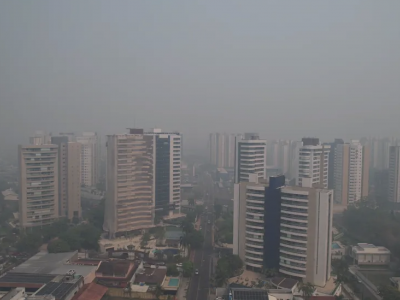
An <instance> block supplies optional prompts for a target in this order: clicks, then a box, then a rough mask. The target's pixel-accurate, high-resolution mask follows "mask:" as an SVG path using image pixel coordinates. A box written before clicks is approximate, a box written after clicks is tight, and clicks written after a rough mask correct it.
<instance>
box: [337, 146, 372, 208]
mask: <svg viewBox="0 0 400 300" xmlns="http://www.w3.org/2000/svg"><path fill="white" fill-rule="evenodd" d="M334 153H335V159H334V180H333V182H334V192H335V193H334V198H335V202H336V203H339V204H342V205H344V206H347V205H348V204H351V203H354V202H356V201H359V200H360V199H362V198H363V197H366V196H368V188H369V159H370V157H369V148H368V146H362V145H361V144H360V142H359V141H357V140H353V141H351V143H349V144H347V143H346V144H337V145H336V148H335V152H334Z"/></svg>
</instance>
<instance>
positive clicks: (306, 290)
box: [299, 282, 315, 300]
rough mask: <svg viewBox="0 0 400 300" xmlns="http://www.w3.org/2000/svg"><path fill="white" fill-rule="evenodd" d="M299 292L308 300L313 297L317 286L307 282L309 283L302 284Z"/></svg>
mask: <svg viewBox="0 0 400 300" xmlns="http://www.w3.org/2000/svg"><path fill="white" fill-rule="evenodd" d="M299 290H300V291H301V292H302V293H303V298H304V299H306V300H308V299H310V298H311V296H312V295H313V293H314V290H315V286H314V285H312V284H311V283H309V282H307V283H304V282H301V283H300V286H299Z"/></svg>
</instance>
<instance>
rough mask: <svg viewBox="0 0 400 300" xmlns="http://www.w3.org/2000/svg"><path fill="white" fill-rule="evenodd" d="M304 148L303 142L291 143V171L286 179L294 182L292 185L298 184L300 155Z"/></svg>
mask: <svg viewBox="0 0 400 300" xmlns="http://www.w3.org/2000/svg"><path fill="white" fill-rule="evenodd" d="M302 146H303V142H300V141H292V142H291V143H290V149H289V171H288V174H287V176H286V177H287V179H288V180H290V181H292V185H296V184H298V182H296V180H297V177H298V174H299V153H300V148H301V147H302Z"/></svg>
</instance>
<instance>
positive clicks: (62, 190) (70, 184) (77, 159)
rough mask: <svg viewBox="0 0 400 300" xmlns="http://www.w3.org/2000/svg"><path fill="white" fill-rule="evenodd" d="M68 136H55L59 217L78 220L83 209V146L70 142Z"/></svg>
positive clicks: (52, 140) (53, 141) (52, 139)
mask: <svg viewBox="0 0 400 300" xmlns="http://www.w3.org/2000/svg"><path fill="white" fill-rule="evenodd" d="M68 141H69V138H68V136H53V137H52V138H51V143H52V144H54V145H57V146H58V153H57V156H58V176H57V177H58V201H59V204H58V215H59V216H60V217H67V218H68V219H70V220H72V219H75V220H78V219H80V217H81V215H82V209H81V169H80V167H81V144H79V143H77V142H68Z"/></svg>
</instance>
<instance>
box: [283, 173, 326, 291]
mask: <svg viewBox="0 0 400 300" xmlns="http://www.w3.org/2000/svg"><path fill="white" fill-rule="evenodd" d="M311 182H312V180H311V178H303V180H302V185H303V186H302V187H299V186H294V187H283V188H282V189H281V222H280V232H281V236H280V246H279V251H280V261H279V273H281V274H284V275H287V276H292V277H297V278H301V279H303V281H305V282H310V283H312V284H314V285H317V286H325V284H326V282H327V281H328V280H329V278H330V274H331V245H332V210H333V192H332V191H331V190H326V189H318V188H312V187H311V185H312V183H311Z"/></svg>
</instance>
